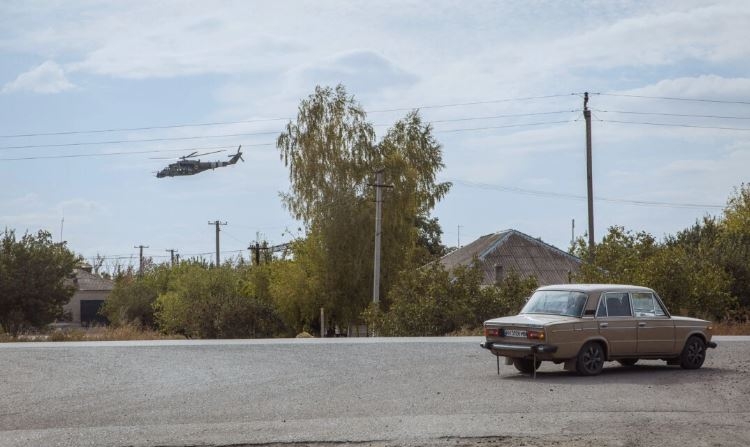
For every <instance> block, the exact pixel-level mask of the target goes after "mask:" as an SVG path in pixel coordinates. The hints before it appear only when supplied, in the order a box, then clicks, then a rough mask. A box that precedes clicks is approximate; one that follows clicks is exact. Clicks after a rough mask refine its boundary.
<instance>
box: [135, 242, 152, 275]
mask: <svg viewBox="0 0 750 447" xmlns="http://www.w3.org/2000/svg"><path fill="white" fill-rule="evenodd" d="M133 248H138V249H139V250H140V253H139V254H138V259H139V261H138V274H139V275H143V249H144V248H148V245H136V246H135V247H133Z"/></svg>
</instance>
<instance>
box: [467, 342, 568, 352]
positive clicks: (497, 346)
mask: <svg viewBox="0 0 750 447" xmlns="http://www.w3.org/2000/svg"><path fill="white" fill-rule="evenodd" d="M479 346H481V347H483V348H484V349H489V350H490V351H513V352H520V353H529V354H532V353H534V354H548V353H549V354H554V353H555V352H557V346H554V345H545V344H538V345H510V344H506V343H498V342H496V341H485V342H482V343H480V344H479Z"/></svg>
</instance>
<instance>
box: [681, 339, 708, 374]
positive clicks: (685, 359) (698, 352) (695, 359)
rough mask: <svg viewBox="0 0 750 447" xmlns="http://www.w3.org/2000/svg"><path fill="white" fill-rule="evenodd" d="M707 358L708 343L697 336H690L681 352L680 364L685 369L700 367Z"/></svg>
mask: <svg viewBox="0 0 750 447" xmlns="http://www.w3.org/2000/svg"><path fill="white" fill-rule="evenodd" d="M704 360H706V343H705V342H704V341H703V340H702V339H701V338H700V337H696V336H692V337H690V338H688V340H687V343H685V347H684V348H682V354H680V366H681V367H683V368H684V369H698V368H700V367H701V366H702V365H703V361H704Z"/></svg>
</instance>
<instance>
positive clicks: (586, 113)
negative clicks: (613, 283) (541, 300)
mask: <svg viewBox="0 0 750 447" xmlns="http://www.w3.org/2000/svg"><path fill="white" fill-rule="evenodd" d="M583 117H584V118H585V119H586V186H587V194H588V202H589V262H593V261H594V180H593V174H592V172H593V167H592V166H591V110H589V92H585V93H584V94H583Z"/></svg>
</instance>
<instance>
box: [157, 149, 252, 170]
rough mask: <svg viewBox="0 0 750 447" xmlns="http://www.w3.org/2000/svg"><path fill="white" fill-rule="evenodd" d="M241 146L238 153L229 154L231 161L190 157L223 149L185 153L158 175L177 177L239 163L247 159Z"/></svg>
mask: <svg viewBox="0 0 750 447" xmlns="http://www.w3.org/2000/svg"><path fill="white" fill-rule="evenodd" d="M241 148H242V145H240V146H239V147H238V148H237V153H236V154H233V155H229V161H200V160H190V158H192V157H200V156H203V155H208V154H215V153H217V152H222V151H214V152H206V153H204V154H196V153H195V152H193V153H192V154H190V155H185V156H182V157H180V159H179V160H180V161H176V162H174V163H171V164H170V165H169V166H167V167H166V168H164V169H162V170H161V171H159V172H157V173H156V177H157V178H163V177H175V176H178V175H194V174H198V173H201V172H203V171H207V170H209V169H216V168H223V167H224V166H229V165H233V164H235V163H237V160H242V161H245V159H244V158H242V152H241V151H240V149H241Z"/></svg>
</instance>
